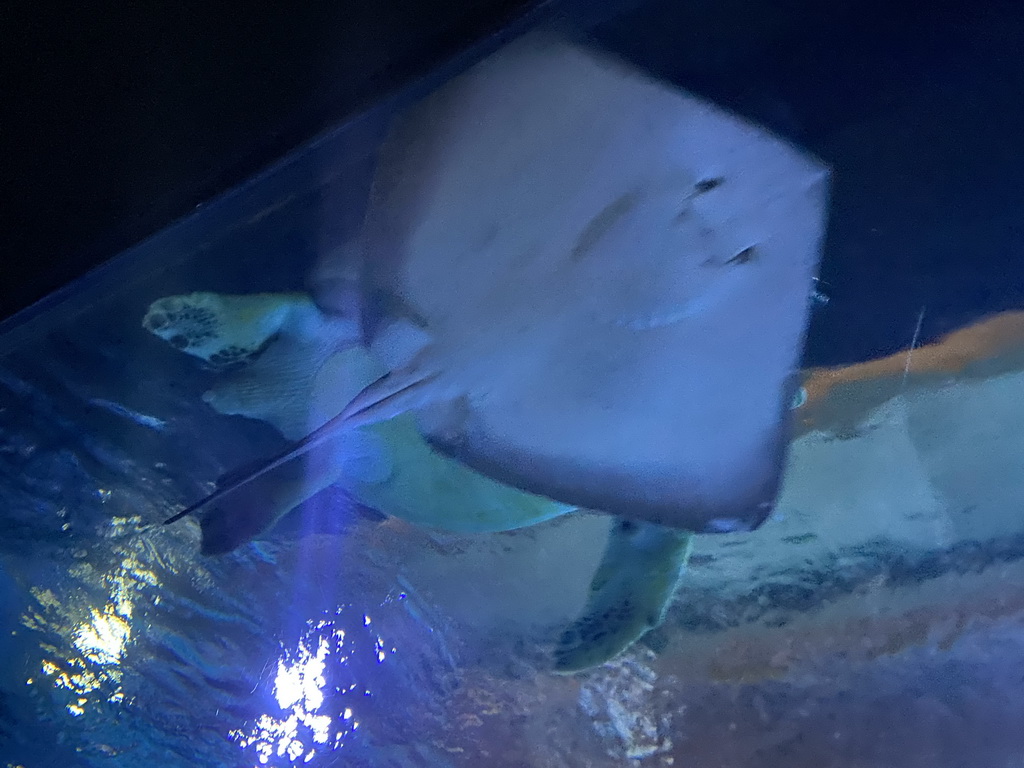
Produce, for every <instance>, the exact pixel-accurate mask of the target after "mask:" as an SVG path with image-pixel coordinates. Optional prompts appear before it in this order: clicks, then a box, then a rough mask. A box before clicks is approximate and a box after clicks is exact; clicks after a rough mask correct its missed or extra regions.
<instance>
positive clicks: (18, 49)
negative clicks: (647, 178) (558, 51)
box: [0, 0, 1024, 363]
mask: <svg viewBox="0 0 1024 768" xmlns="http://www.w3.org/2000/svg"><path fill="white" fill-rule="evenodd" d="M822 6H827V7H822ZM537 8H540V11H539V13H538V18H542V19H545V18H546V19H550V18H556V19H557V20H559V22H560V23H563V24H567V25H569V26H574V27H577V28H585V29H587V30H588V32H589V33H590V34H592V35H593V36H595V37H596V38H597V39H598V40H599V41H600V42H602V43H604V44H605V45H607V46H608V47H611V48H613V49H614V50H616V51H618V52H620V53H623V54H625V55H626V56H628V57H629V58H631V59H632V60H634V61H635V62H637V63H640V64H642V65H644V66H646V67H648V68H650V69H651V70H652V71H655V72H657V73H658V74H660V75H663V76H666V77H669V78H671V79H673V80H675V81H677V82H679V83H681V84H682V85H684V86H685V87H687V88H690V89H691V90H695V91H698V92H702V93H704V94H706V95H709V96H711V97H713V98H715V99H716V100H718V101H720V102H722V103H725V104H727V105H730V106H732V107H734V108H736V109H738V110H740V111H741V112H744V113H746V114H749V115H751V116H754V117H756V118H757V119H759V120H761V121H762V122H765V123H766V124H768V125H769V126H771V127H772V128H774V129H775V130H777V131H779V132H781V133H783V134H785V135H788V136H790V137H791V138H793V139H794V140H796V141H798V142H800V143H802V144H804V145H805V146H807V147H809V148H810V149H811V150H812V151H815V152H817V153H818V154H819V155H820V156H822V157H823V158H824V159H825V160H826V161H827V162H829V163H830V164H831V165H832V166H833V168H834V170H835V198H834V204H833V212H832V221H831V226H830V234H829V243H828V248H827V252H826V258H825V262H824V264H823V267H822V274H821V276H822V279H823V281H824V285H823V290H824V292H825V293H826V294H828V295H829V297H830V299H831V300H830V302H829V304H828V305H826V306H824V307H822V308H821V309H819V310H818V311H817V314H816V317H815V321H814V326H813V327H812V332H811V338H810V341H809V350H808V358H809V362H812V363H826V362H843V361H849V360H855V359H863V358H865V357H871V356H874V355H878V354H884V353H887V352H891V351H895V350H897V349H899V348H901V347H905V346H906V345H907V344H908V343H909V341H910V338H911V335H912V334H913V331H914V326H915V324H916V321H917V317H918V314H919V313H920V312H921V310H922V309H924V310H925V316H924V323H923V328H922V331H923V334H922V340H927V339H930V338H934V337H935V336H937V335H940V334H941V333H944V332H946V331H948V330H950V329H952V328H955V327H957V326H959V325H963V324H964V323H967V322H970V321H971V320H973V319H975V318H977V317H979V316H981V315H984V314H986V313H989V312H993V311H999V310H1002V309H1007V308H1012V307H1018V306H1022V305H1024V291H1022V286H1021V280H1020V271H1021V270H1020V253H1021V250H1022V248H1024V225H1022V219H1024V213H1022V212H1024V98H1022V96H1024V11H1022V10H1021V9H1020V6H1019V4H1018V3H1013V2H1004V1H1002V0H973V1H972V2H969V1H968V0H939V2H930V3H922V2H920V0H895V1H894V2H882V1H881V0H869V2H860V3H854V2H849V0H838V1H837V2H833V3H828V4H821V3H820V2H811V1H810V0H780V1H779V2H771V3H769V2H764V1H762V2H756V1H755V0H719V1H718V2H710V1H705V0H691V1H690V2H687V1H686V0H663V1H657V2H651V3H640V2H636V1H635V0H632V1H630V2H607V1H606V2H591V3H581V2H576V3H562V4H560V3H557V2H554V3H539V2H536V3H531V2H526V0H477V1H476V2H473V0H444V2H414V1H412V0H387V1H386V2H374V3H354V2H306V3H302V4H294V5H293V4H290V3H287V4H286V3H280V4H273V3H255V4H249V5H245V6H242V5H239V6H238V7H235V6H233V5H232V4H218V3H178V4H173V5H172V4H161V3H156V2H147V1H141V2H134V3H130V4H129V3H118V4H115V3H106V4H105V3H92V4H70V3H68V4H59V5H58V4H56V3H51V4H46V3H41V4H29V3H20V2H13V3H6V4H3V5H2V7H0V29H2V32H0V34H2V36H3V39H2V40H0V78H2V80H0V84H2V100H3V101H2V104H3V106H2V113H0V118H2V119H0V142H2V144H0V149H2V151H3V157H4V162H3V164H2V166H0V167H2V173H0V266H2V270H3V272H2V275H3V277H2V285H3V290H2V291H0V318H3V317H6V316H9V315H11V314H12V313H14V312H15V311H16V310H18V309H20V308H23V307H25V306H27V305H28V304H30V303H31V302H33V301H36V300H38V299H39V298H41V297H43V296H44V295H46V294H48V293H49V292H51V291H53V290H54V289H56V288H58V287H60V286H62V285H64V284H66V283H68V282H69V281H71V280H72V279H74V278H75V277H77V276H79V275H81V274H83V273H84V272H86V271H87V270H88V269H89V268H90V267H92V266H94V265H96V264H98V263H100V262H102V261H104V260H106V259H108V258H110V257H112V256H114V255H116V254H117V253H118V252H119V251H121V250H123V249H124V248H126V247H127V246H129V245H131V244H133V243H135V242H137V241H138V240H140V239H142V238H143V237H145V236H146V235H148V234H151V233H153V232H155V231H157V230H159V229H160V228H162V227H163V226H165V225H166V224H168V223H170V222H172V221H174V220H176V219H178V218H180V217H182V216H184V215H186V214H187V213H188V212H189V211H191V210H192V209H193V208H194V207H195V206H196V205H198V204H200V203H202V202H204V201H206V200H209V199H210V198H211V197H212V196H214V195H216V194H218V193H220V192H222V191H224V190H226V189H229V188H231V187H233V186H235V185H236V184H238V183H239V182H241V181H243V180H245V179H246V178H249V177H250V176H251V175H252V174H254V173H256V172H257V171H259V170H260V169H261V168H263V167H265V166H266V165H267V164H268V163H270V162H271V161H273V160H275V159H276V158H279V157H280V156H282V155H283V154H285V153H286V152H288V151H289V150H290V149H292V148H294V147H296V146H298V145H299V144H301V143H302V142H304V141H306V140H308V139H309V138H311V137H313V136H315V135H316V134H317V133H319V132H321V131H323V130H324V129H325V128H327V127H329V126H331V125H333V124H336V123H337V122H339V121H341V120H344V119H345V118H346V117H349V116H351V115H353V114H354V113H356V112H357V111H358V110H360V109H362V108H363V107H365V106H366V105H367V104H369V103H371V102H372V101H373V100H374V99H375V98H378V97H379V96H380V95H381V94H382V93H385V92H390V91H393V90H394V89H395V88H396V87H398V86H399V85H401V84H404V83H406V82H408V81H409V80H410V79H413V78H416V77H420V76H422V75H424V74H426V73H427V72H428V71H429V70H431V69H432V68H433V67H435V65H437V64H438V63H439V62H441V61H443V60H445V59H447V58H449V57H450V56H452V55H453V54H454V53H456V52H457V51H459V50H461V49H463V48H464V47H465V46H466V45H467V44H468V43H469V42H471V41H472V40H474V39H478V38H480V37H481V36H483V35H485V34H488V33H491V32H493V31H495V30H497V29H499V28H501V27H502V26H503V25H505V24H506V23H508V21H509V20H511V19H514V18H516V17H518V16H521V15H522V14H523V13H524V12H526V11H527V10H530V9H534V10H535V9H537ZM581 9H585V12H583V11H581Z"/></svg>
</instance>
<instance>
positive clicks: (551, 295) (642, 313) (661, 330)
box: [313, 36, 827, 531]
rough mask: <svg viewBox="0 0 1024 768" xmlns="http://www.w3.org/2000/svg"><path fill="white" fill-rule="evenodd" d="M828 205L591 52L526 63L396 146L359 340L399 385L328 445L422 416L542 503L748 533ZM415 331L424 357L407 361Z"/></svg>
mask: <svg viewBox="0 0 1024 768" xmlns="http://www.w3.org/2000/svg"><path fill="white" fill-rule="evenodd" d="M826 199H827V173H826V172H825V170H824V169H823V168H822V167H821V166H820V165H819V164H817V163H816V162H815V161H814V160H812V159H810V158H808V157H806V156H804V155H803V154H802V153H800V152H799V151H797V150H796V149H794V148H793V147H791V146H788V145H787V144H785V143H784V142H782V141H780V140H778V139H777V138H775V137H773V136H771V135H769V134H767V133H766V132H764V131H762V130H760V129H758V128H757V127H755V126H753V125H750V124H748V123H746V122H744V121H742V120H741V119H739V118H737V117H735V116H733V115H730V114H728V113H726V112H724V111H722V110H719V109H717V108H715V107H714V106H712V105H710V104H707V103H705V102H703V101H702V100H700V99H698V98H696V97H693V96H691V95H689V94H687V93H685V92H683V91H680V90H678V89H676V88H673V87H669V86H668V85H666V84H664V83H660V82H656V81H653V80H652V79H650V78H648V77H645V76H644V75H642V74H640V73H638V72H636V71H634V70H632V69H630V68H629V67H627V66H625V65H624V64H622V63H621V62H618V61H615V60H612V59H610V58H609V57H606V56H603V55H601V54H598V53H596V52H594V51H591V50H588V49H586V48H582V47H579V46H575V45H571V44H568V43H565V42H561V41H559V40H556V39H551V38H549V37H547V36H531V37H528V38H526V39H524V40H520V41H518V42H516V43H514V44H513V45H511V46H509V47H508V48H506V49H505V50H503V51H501V52H499V53H497V54H495V55H494V56H493V57H491V58H490V59H488V60H486V61H484V62H483V63H481V64H479V65H478V66H476V67H475V68H473V69H472V70H470V71H469V72H467V73H466V74H464V75H463V76H461V77H459V78H456V79H455V80H454V81H452V82H451V83H449V84H448V85H446V86H445V87H443V88H442V89H440V90H439V91H438V92H436V93H435V94H434V95H432V96H430V97H429V98H427V99H426V100H425V101H424V102H422V103H421V104H420V105H419V106H417V107H415V108H414V109H413V110H411V112H410V113H409V114H408V115H406V116H404V117H403V118H402V119H401V120H400V121H399V123H398V124H397V125H396V126H395V128H394V130H393V131H392V133H391V136H390V138H389V139H388V140H387V142H386V143H385V145H384V148H383V150H382V152H381V156H380V163H379V170H378V173H377V178H376V182H375V186H374V189H373V193H372V199H371V203H370V206H369V209H368V214H367V220H366V225H365V230H364V233H363V242H364V251H363V253H364V256H363V259H364V264H363V269H362V276H363V280H364V292H363V294H364V299H365V301H364V312H363V322H362V328H363V332H364V334H365V337H366V341H367V343H368V344H369V345H370V347H371V348H372V349H373V350H374V352H375V354H376V355H377V356H378V358H380V359H386V360H388V361H389V365H390V366H391V368H392V370H391V371H390V372H389V374H388V375H387V376H385V377H384V378H382V379H381V380H380V381H378V382H375V383H374V384H372V385H371V386H370V387H368V388H367V389H366V390H365V391H364V392H362V393H361V394H360V395H359V396H358V397H357V398H355V400H353V401H352V402H351V403H350V404H349V406H348V407H347V408H346V409H345V411H344V412H343V413H342V415H341V417H340V418H339V419H337V420H336V421H335V422H333V423H331V424H329V425H328V427H326V428H325V431H324V432H321V433H320V434H319V435H315V436H314V437H313V441H314V442H315V441H316V440H319V439H321V438H322V437H323V436H324V434H327V433H329V432H330V431H331V430H336V429H343V428H344V425H345V424H346V423H347V424H364V423H371V422H373V421H376V420H381V419H388V418H391V417H393V416H395V415H396V414H399V413H405V412H412V413H413V414H414V415H415V418H416V423H417V425H418V427H419V429H420V431H421V433H422V434H423V435H424V436H425V437H426V438H427V439H428V440H429V441H430V442H431V444H432V445H433V446H434V447H435V448H437V449H438V450H439V451H441V452H443V453H445V454H446V455H449V456H452V457H454V458H457V459H458V460H459V461H462V462H463V463H465V464H466V465H468V466H471V467H473V468H475V469H478V470H479V471H481V472H482V473H484V474H487V475H488V476H491V477H494V478H497V479H500V480H502V481H504V482H506V483H508V484H511V485H515V486H516V487H519V488H522V489H524V490H527V491H530V492H533V493H540V494H543V495H545V496H548V497H550V498H553V499H557V500H560V501H563V502H565V503H567V504H572V505H577V506H585V507H588V508H591V509H596V510H602V511H606V512H610V513H614V514H618V515H622V516H625V517H629V518H633V519H642V520H647V521H650V522H655V523H659V524H664V525H669V526H673V527H678V528H683V529H687V530H693V531H721V530H744V529H750V528H753V527H756V526H757V525H758V524H759V523H760V522H762V521H763V520H764V519H765V517H766V516H767V514H768V512H769V511H770V508H771V506H772V503H773V501H774V498H775V495H776V491H777V487H778V483H779V478H780V474H781V468H782V463H783V459H784V454H785V449H786V446H787V442H788V436H787V434H786V428H785V426H786V425H785V418H784V416H785V413H786V411H787V408H788V404H789V402H790V401H791V398H792V395H793V390H794V387H795V384H796V382H795V376H794V374H795V372H796V367H797V365H798V364H799V355H800V351H801V348H802V341H803V334H804V329H805V325H806V321H807V313H808V295H809V294H810V292H811V289H812V278H813V276H814V274H815V271H816V268H817V263H818V260H819V252H820V246H821V240H822V237H823V227H824V218H825V217H824V209H825V204H826ZM324 293H326V294H329V293H330V290H329V288H328V289H327V290H325V291H322V292H321V295H322V296H323V294H324ZM325 303H328V304H329V303H331V302H330V301H329V296H328V297H327V299H326V300H325ZM410 329H413V330H415V331H416V332H417V333H418V334H419V344H411V345H408V344H407V345H405V346H404V347H402V348H396V347H395V344H394V338H395V337H396V330H397V331H399V333H398V334H397V335H398V336H400V337H402V338H408V334H407V333H405V334H404V335H403V333H402V332H404V331H409V330H410ZM339 405H341V403H340V402H339Z"/></svg>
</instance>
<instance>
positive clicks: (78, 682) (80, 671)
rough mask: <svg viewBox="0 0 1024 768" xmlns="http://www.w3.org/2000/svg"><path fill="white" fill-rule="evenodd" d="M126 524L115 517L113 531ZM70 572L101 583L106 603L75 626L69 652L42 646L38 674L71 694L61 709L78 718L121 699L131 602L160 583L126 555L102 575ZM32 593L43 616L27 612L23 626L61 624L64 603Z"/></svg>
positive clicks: (45, 592)
mask: <svg viewBox="0 0 1024 768" xmlns="http://www.w3.org/2000/svg"><path fill="white" fill-rule="evenodd" d="M130 522H131V521H129V520H127V519H121V518H115V519H114V520H113V522H112V529H113V530H119V529H123V528H124V527H125V526H126V525H127V524H129V523H130ZM71 570H72V574H73V575H76V576H78V577H80V578H81V577H91V579H90V580H94V581H95V582H98V583H100V584H102V585H103V587H104V588H105V591H106V592H107V598H106V602H105V604H103V605H92V606H91V607H90V608H89V613H88V617H87V618H85V619H83V620H80V621H77V623H75V624H74V626H73V628H72V629H71V630H70V633H69V638H68V639H69V640H70V646H71V647H70V649H66V650H64V651H61V649H59V648H57V647H56V646H53V645H49V646H44V649H45V651H46V655H45V656H44V658H43V659H42V661H41V663H40V671H41V672H42V673H43V675H45V676H46V677H47V678H48V679H50V680H52V682H53V685H54V687H56V688H57V689H63V690H66V691H67V692H69V693H70V694H71V695H72V699H73V700H71V701H69V702H68V703H67V704H66V709H67V711H68V712H69V713H70V714H71V715H73V716H75V717H80V716H81V715H83V714H85V712H86V709H87V708H88V707H89V706H91V705H95V704H98V703H101V702H104V701H105V702H109V703H115V704H116V703H120V702H121V701H122V700H123V699H124V692H123V690H122V688H121V683H122V678H123V672H122V669H121V663H122V661H123V660H124V658H125V654H126V652H127V650H128V647H129V645H130V643H131V640H132V619H133V615H134V612H135V601H136V599H137V598H138V597H139V595H140V593H141V592H142V591H143V590H145V589H155V588H159V586H160V582H159V579H158V577H157V575H156V573H155V572H154V571H152V570H150V569H149V568H147V567H146V566H145V565H144V564H143V563H142V562H140V560H139V558H138V556H137V553H136V552H135V551H131V550H129V551H127V552H125V553H123V555H122V557H121V561H120V563H119V565H117V567H116V568H114V569H113V570H111V571H109V572H107V573H104V574H102V575H99V574H94V573H88V571H91V566H90V565H88V564H84V563H83V564H79V565H77V566H75V567H73V568H72V569H71ZM97 577H98V578H97ZM31 591H32V595H33V596H34V597H35V598H36V601H37V602H38V604H39V606H40V608H41V609H42V611H43V613H39V612H37V611H35V610H30V611H28V612H26V614H25V615H23V616H22V624H23V625H24V626H25V627H27V628H28V629H43V628H44V627H46V626H47V625H53V624H58V625H59V624H63V621H61V620H60V619H57V620H56V621H55V620H54V618H53V617H56V616H59V615H60V614H61V613H64V614H66V613H68V611H69V606H68V601H67V600H65V601H63V603H62V601H61V599H60V598H58V597H57V596H56V595H55V594H54V593H53V592H52V591H51V590H50V589H44V588H41V587H34V588H32V590H31ZM44 614H50V615H51V617H50V618H47V617H46V616H44ZM61 618H63V617H61ZM75 651H77V653H76V652H75ZM26 682H27V683H28V684H30V685H31V684H33V683H34V682H35V680H34V678H29V679H28V680H27V681H26Z"/></svg>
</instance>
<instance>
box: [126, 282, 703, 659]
mask: <svg viewBox="0 0 1024 768" xmlns="http://www.w3.org/2000/svg"><path fill="white" fill-rule="evenodd" d="M143 326H144V327H145V328H146V329H147V330H149V331H150V332H151V333H153V334H155V335H156V336H158V337H160V338H162V339H164V340H165V341H168V342H169V343H173V344H174V346H176V347H178V348H179V349H181V350H182V351H183V352H186V353H188V354H191V355H193V356H194V357H197V358H200V359H202V360H204V361H206V362H207V363H209V364H215V361H219V360H223V359H225V358H230V359H232V360H235V361H238V364H237V365H235V366H234V367H232V368H231V369H227V370H225V372H224V373H222V374H221V376H220V377H219V378H218V380H217V381H216V383H215V385H214V387H213V388H212V389H211V390H210V391H209V392H207V393H206V394H205V395H204V398H203V399H204V400H205V401H206V402H207V403H208V404H209V405H210V406H211V407H212V408H213V409H214V410H216V411H218V412H220V413H223V414H226V415H237V416H246V417H249V418H255V419H259V420H261V421H264V422H267V423H268V424H271V425H272V426H274V427H275V428H276V429H277V430H278V431H279V432H280V433H281V434H282V435H283V436H290V437H294V436H296V435H302V434H305V433H306V432H307V431H308V430H309V429H310V428H315V427H316V426H319V425H320V424H322V423H324V422H326V421H327V420H328V419H329V418H330V417H331V416H332V415H333V408H332V403H334V401H335V398H336V397H338V396H339V395H340V394H345V393H349V394H351V395H354V394H355V393H357V392H358V391H360V390H361V389H362V388H363V387H364V386H365V385H366V384H368V383H370V382H372V381H374V380H376V379H377V378H378V377H379V376H380V375H381V373H382V372H383V371H384V367H383V365H382V364H381V363H380V362H379V361H376V360H374V359H373V358H372V356H371V355H370V354H369V353H368V351H367V350H365V349H364V348H362V347H361V346H358V345H357V346H352V343H351V342H352V334H351V329H350V327H348V326H346V325H345V324H343V323H338V322H336V321H334V320H332V319H331V318H329V317H327V316H324V315H322V314H321V312H320V311H319V310H318V309H317V307H316V306H315V305H314V304H313V302H312V301H311V300H310V299H309V297H306V296H303V295H301V294H277V295H274V294H258V295H253V296H225V295H220V294H213V293H193V294H189V295H186V296H171V297H167V298H164V299H160V300H158V301H156V302H154V303H153V304H152V305H151V307H150V309H149V311H148V312H147V314H146V317H145V318H144V320H143ZM303 458H304V461H303V460H302V458H300V459H298V460H295V461H291V462H286V463H284V464H282V465H281V466H278V467H276V468H275V469H274V470H272V471H269V472H265V473H263V474H261V475H260V476H259V477H258V478H256V479H255V480H253V481H251V482H249V483H247V484H244V485H243V486H241V487H239V488H236V489H235V491H234V492H233V493H230V494H227V495H226V496H224V497H223V498H221V499H220V500H219V501H218V503H217V504H213V505H210V508H209V509H208V511H207V513H206V514H205V515H204V516H203V517H202V518H201V520H200V525H201V530H202V551H203V553H204V554H208V555H212V554H222V553H226V552H229V551H232V550H234V549H236V548H238V547H239V546H241V545H242V544H244V543H246V542H248V541H250V540H252V539H254V538H256V537H257V536H260V535H261V534H263V533H265V532H266V531H268V530H270V529H271V528H272V527H273V526H274V525H275V524H276V523H277V522H278V521H280V520H281V519H282V518H284V517H285V516H286V515H287V514H288V513H289V512H290V511H291V510H293V509H295V508H296V507H298V506H299V505H301V504H302V503H303V502H305V501H306V500H308V499H309V498H311V497H312V496H314V495H315V494H317V493H318V492H319V491H321V490H323V489H325V488H326V487H328V486H330V485H338V486H340V487H342V488H343V489H344V490H345V491H346V492H348V493H349V494H350V495H351V496H352V497H353V498H354V500H355V501H357V502H358V503H360V504H362V505H366V506H369V507H371V508H372V509H375V510H379V511H380V512H383V513H385V514H387V515H391V516H394V517H397V518H400V519H402V520H405V521H407V522H411V523H414V524H416V525H418V526H423V527H426V528H433V529H439V530H445V531H451V532H455V533H480V532H496V531H510V530H515V529H517V528H523V527H526V526H530V525H535V524H538V523H541V522H544V521H546V520H550V519H552V518H555V517H558V516H560V515H564V514H566V513H568V512H571V511H573V509H574V508H573V507H571V506H569V505H566V504H562V503H560V502H557V501H553V500H551V499H548V498H545V497H542V496H537V495H534V494H529V493H526V492H524V491H521V490H519V489H516V488H513V487H511V486H507V485H504V484H502V483H499V482H497V481H495V480H492V479H491V478H489V477H486V476H484V475H481V474H479V473H477V472H475V471H474V470H472V469H470V468H468V467H466V466H465V465H463V464H462V463H460V462H458V461H455V460H454V459H451V458H448V457H446V456H443V455H441V454H439V453H437V452H436V451H434V450H433V449H432V448H431V447H430V446H429V445H428V444H427V442H426V441H425V440H424V439H423V438H422V436H421V435H420V434H419V432H418V430H417V429H416V424H415V420H414V419H413V418H412V416H411V415H409V414H405V415H401V416H398V417H396V418H394V419H391V420H388V421H385V422H378V423H375V424H372V425H368V426H365V427H357V428H353V429H349V430H346V432H345V433H344V434H342V435H339V436H337V437H335V438H334V439H332V440H330V441H327V442H325V443H324V444H322V445H321V446H319V448H318V450H317V451H315V452H311V453H310V454H308V455H307V456H305V457H303ZM243 472H244V470H243ZM235 474H237V473H229V474H228V475H226V476H225V477H224V478H222V479H221V481H220V483H219V484H220V485H221V486H228V485H231V484H232V480H233V475H235ZM690 538H691V537H690V536H689V535H688V534H686V533H685V532H682V531H678V530H674V529H668V528H664V527H661V526H654V525H649V524H636V523H631V522H628V521H623V522H622V523H621V524H619V525H618V526H616V527H614V528H613V529H612V531H611V533H610V535H609V541H608V544H607V547H606V550H605V553H604V556H603V558H602V561H601V563H600V565H599V567H598V570H597V572H596V574H595V576H594V578H593V580H592V583H591V588H590V592H589V596H588V600H587V603H586V606H585V608H584V611H583V613H582V615H581V617H580V618H579V620H578V621H576V622H574V623H573V624H572V625H571V626H570V627H569V628H568V629H567V630H566V631H565V632H564V633H563V635H562V636H561V637H560V638H559V640H558V642H557V644H556V647H555V652H554V663H555V669H556V671H559V672H562V673H568V672H574V671H579V670H583V669H587V668H590V667H592V666H595V665H597V664H600V663H602V662H604V661H607V660H609V659H610V658H612V657H614V656H615V655H617V654H618V653H620V652H621V651H623V650H624V649H626V648H628V647H629V646H630V645H631V644H632V643H633V642H634V641H635V640H636V639H637V638H639V637H641V636H642V635H643V634H644V633H645V632H647V631H648V630H649V629H651V628H652V627H654V626H657V625H658V624H659V623H661V621H662V618H663V616H664V613H665V610H666V607H667V606H668V604H669V602H670V600H671V597H672V595H673V593H674V591H675V588H676V584H677V582H678V581H679V578H680V575H681V573H682V571H683V568H684V566H685V563H686V560H687V557H688V554H689V550H690Z"/></svg>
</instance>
